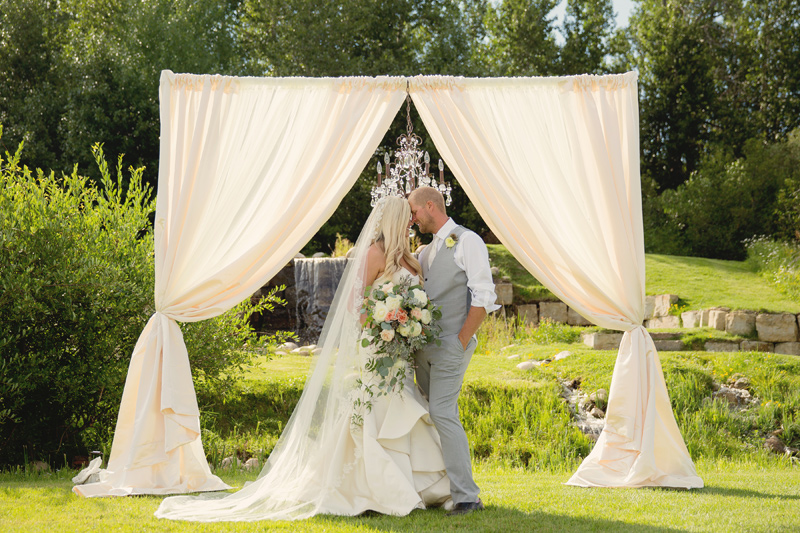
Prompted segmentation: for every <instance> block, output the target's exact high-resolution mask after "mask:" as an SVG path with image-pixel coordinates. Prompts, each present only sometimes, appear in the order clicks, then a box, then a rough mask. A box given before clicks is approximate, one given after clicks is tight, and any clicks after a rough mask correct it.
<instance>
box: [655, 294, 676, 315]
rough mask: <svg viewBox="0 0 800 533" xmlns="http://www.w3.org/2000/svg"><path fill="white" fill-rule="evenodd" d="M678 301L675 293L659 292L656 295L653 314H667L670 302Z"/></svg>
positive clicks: (670, 305)
mask: <svg viewBox="0 0 800 533" xmlns="http://www.w3.org/2000/svg"><path fill="white" fill-rule="evenodd" d="M676 303H678V295H677V294H659V295H658V296H656V301H655V306H654V308H653V316H654V317H660V316H668V315H669V310H670V308H671V307H672V304H676Z"/></svg>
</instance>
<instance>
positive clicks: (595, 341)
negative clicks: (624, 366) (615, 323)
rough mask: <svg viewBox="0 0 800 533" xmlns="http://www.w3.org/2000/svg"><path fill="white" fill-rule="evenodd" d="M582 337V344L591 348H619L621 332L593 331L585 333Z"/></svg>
mask: <svg viewBox="0 0 800 533" xmlns="http://www.w3.org/2000/svg"><path fill="white" fill-rule="evenodd" d="M582 337H583V344H585V345H586V346H588V347H590V348H592V349H593V350H619V344H620V343H621V342H622V333H605V332H601V331H595V332H593V333H585V334H583V335H582Z"/></svg>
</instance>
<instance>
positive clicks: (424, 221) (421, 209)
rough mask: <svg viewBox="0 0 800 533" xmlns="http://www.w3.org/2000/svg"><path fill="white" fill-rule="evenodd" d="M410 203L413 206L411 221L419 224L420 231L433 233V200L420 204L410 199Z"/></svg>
mask: <svg viewBox="0 0 800 533" xmlns="http://www.w3.org/2000/svg"><path fill="white" fill-rule="evenodd" d="M408 205H409V207H411V223H412V224H416V225H417V227H418V228H419V231H420V233H433V216H432V215H431V213H430V208H431V206H432V205H433V204H432V203H431V202H426V203H424V204H418V203H416V202H415V201H413V200H411V199H409V201H408Z"/></svg>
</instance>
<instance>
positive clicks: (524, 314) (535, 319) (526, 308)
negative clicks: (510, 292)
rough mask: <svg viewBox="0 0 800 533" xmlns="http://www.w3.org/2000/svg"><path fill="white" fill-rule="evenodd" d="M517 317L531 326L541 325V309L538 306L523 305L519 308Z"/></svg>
mask: <svg viewBox="0 0 800 533" xmlns="http://www.w3.org/2000/svg"><path fill="white" fill-rule="evenodd" d="M517 316H518V317H520V318H521V319H522V320H524V321H525V323H526V324H530V325H531V326H538V325H539V307H538V306H537V305H536V304H523V305H518V306H517Z"/></svg>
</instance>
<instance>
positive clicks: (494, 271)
mask: <svg viewBox="0 0 800 533" xmlns="http://www.w3.org/2000/svg"><path fill="white" fill-rule="evenodd" d="M489 272H491V273H492V278H496V277H498V276H500V269H499V268H497V267H491V268H490V269H489Z"/></svg>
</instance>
